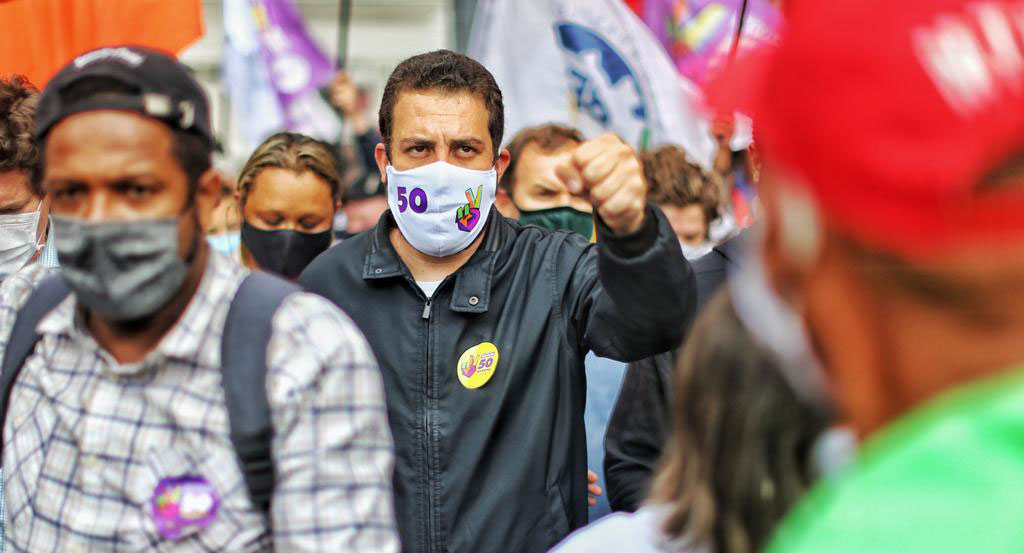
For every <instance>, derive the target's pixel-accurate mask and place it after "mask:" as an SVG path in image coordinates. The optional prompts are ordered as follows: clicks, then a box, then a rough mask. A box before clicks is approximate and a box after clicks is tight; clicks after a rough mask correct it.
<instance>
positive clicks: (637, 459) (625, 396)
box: [604, 352, 676, 512]
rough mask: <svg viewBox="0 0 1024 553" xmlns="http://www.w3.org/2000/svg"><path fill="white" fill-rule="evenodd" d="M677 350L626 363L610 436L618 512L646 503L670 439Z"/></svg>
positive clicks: (609, 477) (612, 496)
mask: <svg viewBox="0 0 1024 553" xmlns="http://www.w3.org/2000/svg"><path fill="white" fill-rule="evenodd" d="M675 356H676V354H675V352H666V353H662V354H659V355H656V356H654V357H649V358H647V359H643V360H641V361H637V362H636V363H630V364H629V367H627V368H626V376H625V377H624V378H623V380H622V388H621V389H620V390H619V397H618V399H617V400H616V401H615V407H614V408H613V409H612V414H611V417H610V418H609V420H608V429H607V431H606V433H605V438H604V479H605V488H606V489H607V491H608V503H609V504H611V507H612V510H614V511H630V512H632V511H635V510H637V509H638V508H640V505H641V504H642V503H643V501H644V499H645V498H646V497H647V492H648V489H649V487H650V480H651V478H652V477H653V476H654V471H655V469H656V468H657V465H658V459H659V458H660V457H661V452H662V449H663V448H664V446H665V441H666V439H667V438H668V425H669V418H670V415H669V396H670V390H671V386H672V374H673V367H675Z"/></svg>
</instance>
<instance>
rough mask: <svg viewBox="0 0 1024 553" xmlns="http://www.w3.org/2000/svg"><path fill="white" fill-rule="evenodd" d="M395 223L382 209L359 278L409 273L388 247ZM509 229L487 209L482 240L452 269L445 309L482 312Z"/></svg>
mask: <svg viewBox="0 0 1024 553" xmlns="http://www.w3.org/2000/svg"><path fill="white" fill-rule="evenodd" d="M394 226H395V219H394V217H393V216H392V215H391V212H390V211H386V212H384V215H382V216H381V218H380V220H379V221H378V222H377V226H376V227H375V228H374V229H373V231H371V234H370V236H369V240H368V241H367V246H366V257H365V259H364V262H363V279H364V280H379V279H386V278H395V277H403V276H404V277H407V278H408V280H409V281H410V282H411V281H412V274H411V273H410V272H409V269H408V268H407V267H406V266H405V263H403V262H402V260H401V258H399V256H398V253H397V252H395V249H394V247H392V246H391V239H390V238H389V237H388V235H389V233H390V231H391V229H392V228H394ZM509 232H510V230H509V228H508V225H507V224H506V223H505V218H504V217H502V216H501V213H499V212H498V210H497V209H496V208H493V207H492V208H491V214H490V215H489V216H488V218H487V226H485V227H484V239H483V241H482V242H481V243H480V247H479V248H478V249H477V250H476V252H474V253H473V255H472V257H470V258H469V260H468V261H466V263H465V265H463V266H462V267H460V268H459V270H457V271H455V290H454V292H453V293H452V300H451V303H450V304H449V308H450V309H451V310H452V311H457V312H460V313H486V312H487V309H488V306H489V305H490V300H491V279H492V277H493V275H494V267H495V265H496V263H497V261H498V258H499V257H500V253H501V247H502V245H503V244H504V243H505V240H506V238H507V235H508V233H509Z"/></svg>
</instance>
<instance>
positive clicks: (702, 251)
mask: <svg viewBox="0 0 1024 553" xmlns="http://www.w3.org/2000/svg"><path fill="white" fill-rule="evenodd" d="M679 247H680V248H682V249H683V257H685V258H686V260H687V261H696V260H698V259H700V258H702V257H704V256H705V255H707V254H709V253H711V250H713V249H715V245H714V244H713V243H711V242H704V243H703V244H701V245H699V246H691V245H689V244H687V243H685V242H679Z"/></svg>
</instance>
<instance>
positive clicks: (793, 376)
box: [734, 0, 1024, 553]
mask: <svg viewBox="0 0 1024 553" xmlns="http://www.w3.org/2000/svg"><path fill="white" fill-rule="evenodd" d="M787 8H788V10H787V11H788V13H787V29H786V33H785V34H784V36H783V38H782V40H781V42H780V43H779V45H778V47H777V48H776V49H775V50H774V51H773V52H772V53H771V54H770V56H769V58H768V60H766V61H767V63H765V64H764V65H763V66H760V75H759V76H758V78H756V79H755V80H756V81H757V83H755V84H754V85H753V86H752V85H751V83H750V82H744V81H749V78H750V77H751V76H752V75H758V74H757V73H756V72H755V73H750V72H748V73H745V74H739V75H736V76H735V78H737V79H739V80H738V81H737V82H735V83H734V84H735V86H736V87H737V89H739V90H744V91H747V92H748V93H752V94H753V95H754V96H755V99H754V100H753V102H752V106H750V108H751V112H752V114H753V116H754V120H755V121H756V124H757V130H758V145H759V147H760V151H761V153H762V155H763V158H764V174H763V176H762V179H761V183H760V184H761V194H760V197H761V200H762V203H763V206H764V214H765V223H766V226H765V228H764V233H763V244H762V245H761V247H760V248H759V250H758V251H759V252H760V253H761V255H762V259H763V266H764V269H765V280H766V281H767V282H768V283H770V284H771V285H772V288H773V289H774V290H775V292H776V294H777V296H778V298H779V300H781V301H778V302H777V303H778V306H777V307H778V308H779V309H778V310H777V311H778V314H779V316H777V317H773V318H771V319H766V318H764V317H763V316H762V317H757V316H755V313H758V312H761V313H764V312H765V310H763V309H754V308H751V306H752V305H754V304H755V303H754V302H749V303H750V305H748V306H747V307H740V303H739V302H737V311H739V312H740V313H741V314H743V313H744V312H746V315H744V321H745V322H746V321H748V319H749V321H750V322H753V324H754V325H760V327H759V328H757V329H756V330H755V333H756V334H757V335H758V336H763V337H764V338H763V341H764V342H765V343H768V344H772V345H773V347H777V348H778V349H779V351H780V353H781V354H784V355H785V356H786V358H787V359H788V360H789V362H788V363H786V364H785V366H788V367H790V375H789V378H790V381H791V383H792V384H793V385H794V386H798V387H799V389H800V390H801V393H802V394H803V395H804V396H805V397H807V398H809V399H813V398H827V397H830V396H834V397H835V398H836V400H837V402H838V404H839V406H840V407H841V409H842V414H843V416H844V418H845V419H847V420H849V422H850V423H851V425H852V426H853V428H854V429H855V430H856V432H857V434H858V436H859V437H860V438H861V439H862V440H863V444H862V448H861V453H860V455H859V457H858V459H857V460H856V462H855V464H854V465H853V466H851V467H850V468H848V469H847V470H846V471H845V472H844V473H843V474H842V475H841V476H840V477H839V478H838V479H837V480H834V481H828V482H823V483H822V485H820V486H818V487H817V488H816V489H814V490H813V491H812V492H811V493H810V494H808V496H807V498H806V500H805V501H804V502H803V503H802V504H801V505H800V506H799V507H797V508H796V509H795V510H794V511H793V513H792V514H791V516H790V517H788V518H787V520H786V522H785V523H784V524H783V525H782V526H781V527H780V530H779V532H778V533H777V535H776V538H775V540H774V543H773V544H772V545H771V546H770V547H768V548H767V551H769V552H777V553H782V552H784V553H803V552H807V553H811V552H813V553H829V552H855V551H856V552H863V551H872V552H877V553H884V552H889V551H899V552H907V553H918V552H928V553H934V552H936V551H957V552H963V551H984V552H986V553H1001V552H1018V551H1024V532H1022V531H1021V524H1020V521H1021V520H1024V503H1022V502H1021V499H1020V492H1021V490H1022V489H1024V449H1022V448H1021V444H1022V440H1021V428H1024V411H1022V410H1021V406H1022V405H1024V340H1022V336H1024V217H1022V216H1021V214H1022V213H1024V157H1022V152H1024V133H1022V132H1021V131H1022V129H1024V63H1018V61H1019V60H1024V49H1022V45H1024V35H1022V30H1021V27H1020V26H1019V24H1018V22H1019V17H1020V8H1021V6H1020V4H1019V2H1002V1H994V2H987V3H970V2H963V1H959V0H907V1H904V2H898V3H892V2H883V1H881V0H833V1H831V2H789V3H787ZM880 13H885V17H879V14H880ZM864 29H870V35H871V40H869V41H865V40H862V39H863V37H864ZM1012 60H1018V61H1012ZM744 76H746V77H747V79H744V78H743V77H744ZM746 289H748V290H749V288H746ZM751 328H752V329H754V328H755V327H754V326H751ZM830 383H831V384H830Z"/></svg>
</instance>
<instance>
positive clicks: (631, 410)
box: [604, 233, 748, 512]
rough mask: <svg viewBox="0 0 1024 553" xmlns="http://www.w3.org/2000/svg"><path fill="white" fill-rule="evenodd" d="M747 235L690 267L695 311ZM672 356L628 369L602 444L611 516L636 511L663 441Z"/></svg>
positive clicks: (735, 259)
mask: <svg viewBox="0 0 1024 553" xmlns="http://www.w3.org/2000/svg"><path fill="white" fill-rule="evenodd" d="M747 236H748V235H747V234H745V233H744V234H740V235H737V236H735V237H733V238H730V239H729V240H727V241H726V242H724V243H722V244H721V245H719V246H718V247H716V248H714V249H713V250H711V251H710V252H709V253H708V254H707V255H705V256H704V257H701V258H700V259H698V260H696V261H694V262H693V272H694V274H695V276H696V279H697V310H698V311H700V308H701V307H703V306H704V304H705V303H707V301H708V299H710V298H711V296H712V295H714V293H715V292H716V291H717V290H718V289H719V288H720V287H721V286H722V284H724V283H725V280H726V276H727V275H728V273H731V272H732V271H735V270H737V269H739V267H740V266H741V264H742V259H743V258H742V253H743V249H744V248H745V247H747V246H746V241H747V240H748V238H747ZM677 353H678V352H677V351H667V352H665V353H659V354H658V355H655V356H653V357H649V358H647V359H641V360H640V361H637V362H634V363H630V364H629V366H628V367H627V368H626V375H625V376H624V377H623V379H622V388H621V389H620V390H619V397H618V399H616V401H615V407H614V408H613V409H612V414H611V418H610V419H609V420H608V430H607V431H606V433H605V438H604V474H605V487H606V489H607V490H608V503H609V504H610V505H611V507H612V510H614V511H629V512H633V511H635V510H637V509H638V508H639V507H640V505H641V504H642V503H643V501H644V499H646V498H647V492H648V486H649V484H650V481H651V477H652V476H653V475H654V470H655V468H656V467H657V464H658V459H659V458H660V457H661V450H662V449H663V448H664V447H665V440H666V439H667V438H668V423H669V420H670V419H671V416H670V414H669V403H670V401H671V397H670V395H669V392H670V391H671V390H672V381H673V378H674V375H675V372H676V358H677Z"/></svg>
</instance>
